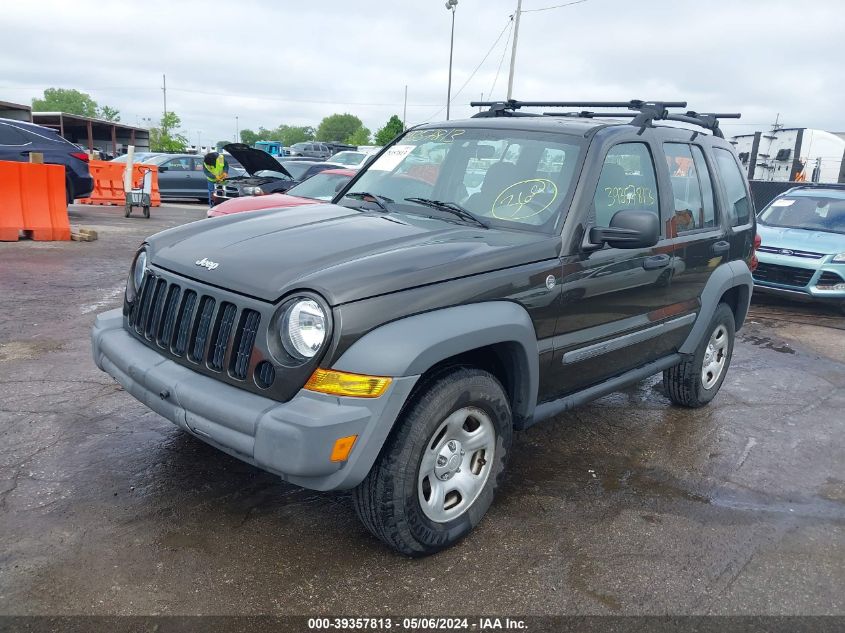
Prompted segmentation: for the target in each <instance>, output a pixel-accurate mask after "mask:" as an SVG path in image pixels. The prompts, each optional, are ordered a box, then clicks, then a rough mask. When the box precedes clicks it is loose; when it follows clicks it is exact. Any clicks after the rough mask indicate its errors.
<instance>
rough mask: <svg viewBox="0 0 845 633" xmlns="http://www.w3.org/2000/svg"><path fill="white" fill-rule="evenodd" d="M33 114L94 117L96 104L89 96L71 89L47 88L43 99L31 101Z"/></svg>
mask: <svg viewBox="0 0 845 633" xmlns="http://www.w3.org/2000/svg"><path fill="white" fill-rule="evenodd" d="M32 109H33V110H34V111H35V112H67V113H68V114H80V115H82V116H89V117H96V116H97V102H96V101H94V100H93V99H92V98H91V95H89V94H86V93H84V92H80V91H79V90H74V89H72V88H47V89H46V90H45V91H44V98H43V99H33V100H32Z"/></svg>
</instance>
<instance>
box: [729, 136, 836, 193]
mask: <svg viewBox="0 0 845 633" xmlns="http://www.w3.org/2000/svg"><path fill="white" fill-rule="evenodd" d="M731 142H732V143H733V144H734V146H735V147H736V151H737V153H738V154H739V158H740V160H741V161H742V164H743V165H745V166H746V167H747V168H748V178H749V180H769V181H782V182H786V181H795V180H799V181H800V180H804V181H807V182H826V183H835V182H845V132H840V133H833V132H825V131H823V130H814V129H811V128H780V129H775V130H772V131H768V132H755V133H754V134H744V135H741V136H734V137H733V139H731Z"/></svg>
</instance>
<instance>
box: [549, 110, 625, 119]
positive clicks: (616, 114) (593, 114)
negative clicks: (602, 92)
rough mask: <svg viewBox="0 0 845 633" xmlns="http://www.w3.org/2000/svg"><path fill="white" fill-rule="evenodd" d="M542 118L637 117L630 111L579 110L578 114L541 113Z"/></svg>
mask: <svg viewBox="0 0 845 633" xmlns="http://www.w3.org/2000/svg"><path fill="white" fill-rule="evenodd" d="M543 116H561V117H579V118H582V119H597V118H611V119H613V118H617V117H627V116H637V113H636V112H634V111H631V110H629V111H628V112H592V111H590V110H581V111H580V112H543Z"/></svg>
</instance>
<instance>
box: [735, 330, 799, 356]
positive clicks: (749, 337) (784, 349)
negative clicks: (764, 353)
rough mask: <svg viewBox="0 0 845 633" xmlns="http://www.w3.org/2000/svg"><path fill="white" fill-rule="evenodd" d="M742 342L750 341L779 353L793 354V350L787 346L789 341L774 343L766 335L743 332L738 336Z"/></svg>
mask: <svg viewBox="0 0 845 633" xmlns="http://www.w3.org/2000/svg"><path fill="white" fill-rule="evenodd" d="M740 340H741V341H742V342H743V343H751V344H752V345H754V346H756V347H762V348H764V349H770V350H773V351H775V352H780V353H781V354H794V353H795V350H794V349H792V348H791V347H790V346H789V343H776V342H775V341H773V340H772V339H771V338H769V337H768V336H756V335H754V334H745V335H742V336H740Z"/></svg>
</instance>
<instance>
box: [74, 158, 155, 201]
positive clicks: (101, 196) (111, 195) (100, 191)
mask: <svg viewBox="0 0 845 633" xmlns="http://www.w3.org/2000/svg"><path fill="white" fill-rule="evenodd" d="M88 168H89V169H90V171H91V176H92V177H93V178H94V191H92V192H91V195H90V197H88V198H80V199H79V200H77V202H78V203H80V204H113V205H118V206H123V205H125V204H126V192H124V190H123V173H124V171H125V170H126V163H114V162H111V161H104V160H92V161H90V162H89V163H88ZM147 170H150V171H152V172H153V174H152V189H151V192H150V203H151V206H153V207H158V206H161V193H160V192H159V189H158V167H156V166H155V165H142V164H139V163H134V164H133V165H132V186H133V187H135V188H138V187H140V186H141V178H142V177H143V172H144V171H147Z"/></svg>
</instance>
